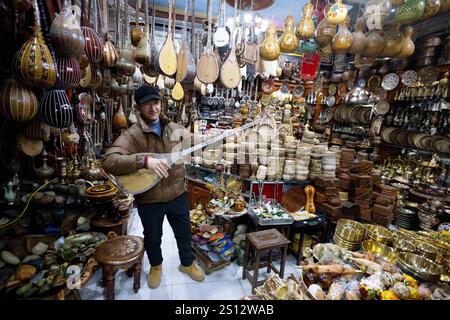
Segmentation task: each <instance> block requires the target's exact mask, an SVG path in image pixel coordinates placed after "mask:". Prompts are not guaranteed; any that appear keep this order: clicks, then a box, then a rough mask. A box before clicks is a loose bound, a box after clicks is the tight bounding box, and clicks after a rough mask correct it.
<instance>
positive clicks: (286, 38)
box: [278, 15, 298, 53]
mask: <svg viewBox="0 0 450 320" xmlns="http://www.w3.org/2000/svg"><path fill="white" fill-rule="evenodd" d="M278 44H279V45H280V49H281V52H286V53H290V52H293V51H294V50H295V49H296V48H297V46H298V39H297V36H296V35H295V32H294V17H293V16H291V15H289V16H287V17H286V19H284V32H283V34H282V35H281V37H280V39H279V40H278Z"/></svg>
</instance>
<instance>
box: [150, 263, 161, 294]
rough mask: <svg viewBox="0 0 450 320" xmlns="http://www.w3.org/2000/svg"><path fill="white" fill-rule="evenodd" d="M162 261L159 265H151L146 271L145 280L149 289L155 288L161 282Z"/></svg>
mask: <svg viewBox="0 0 450 320" xmlns="http://www.w3.org/2000/svg"><path fill="white" fill-rule="evenodd" d="M161 271H162V263H161V264H160V265H159V266H151V267H150V272H149V273H148V277H147V282H148V286H149V288H151V289H156V288H158V287H159V285H160V284H161Z"/></svg>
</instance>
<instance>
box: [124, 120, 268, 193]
mask: <svg viewBox="0 0 450 320" xmlns="http://www.w3.org/2000/svg"><path fill="white" fill-rule="evenodd" d="M264 120H266V119H264V118H261V119H257V120H254V121H252V122H250V123H247V124H245V125H243V126H241V127H239V128H236V129H232V130H226V131H224V132H223V133H222V134H221V135H219V136H217V137H214V138H212V139H210V140H208V141H205V142H202V143H200V144H198V145H195V146H193V147H191V148H188V149H185V150H181V151H177V152H172V153H139V154H138V155H144V156H149V157H152V158H157V159H166V161H167V164H168V165H169V167H171V166H172V165H174V164H175V163H177V162H178V161H179V160H180V159H182V158H183V157H185V156H187V155H189V154H191V153H192V152H195V151H196V150H200V149H202V148H203V147H206V146H208V145H210V144H213V143H216V142H219V141H221V140H223V139H225V138H227V137H230V136H232V135H234V134H236V133H238V132H240V131H242V130H245V129H248V128H251V127H253V126H255V125H258V124H260V123H261V122H262V121H264ZM160 180H161V178H160V177H159V176H158V175H157V174H156V173H154V172H153V171H151V170H148V169H140V170H138V171H137V172H134V173H130V174H127V175H123V176H117V177H116V183H117V185H118V186H119V188H120V189H122V191H126V192H128V193H132V194H140V193H144V192H146V191H148V190H150V189H151V188H153V187H154V186H155V185H156V184H157V183H158V182H159V181H160Z"/></svg>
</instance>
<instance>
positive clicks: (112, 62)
mask: <svg viewBox="0 0 450 320" xmlns="http://www.w3.org/2000/svg"><path fill="white" fill-rule="evenodd" d="M244 2H245V4H246V5H247V6H242V5H241V4H240V1H237V0H234V1H233V0H232V1H228V0H227V1H225V0H218V1H214V0H208V1H207V8H206V14H204V15H203V12H202V13H200V12H199V10H198V8H196V6H195V5H196V4H195V0H185V1H183V0H178V2H176V1H175V0H168V1H167V6H166V9H167V10H164V12H163V11H162V10H161V6H158V12H156V11H157V10H155V7H156V4H155V3H156V1H155V0H152V1H145V0H144V1H139V0H137V1H127V0H112V1H111V0H81V1H80V0H75V1H73V0H72V1H71V0H64V1H63V2H62V3H60V2H59V1H53V0H51V1H41V0H22V1H14V3H13V2H5V3H3V4H2V6H1V7H0V21H2V29H1V30H2V32H1V33H0V41H1V42H2V43H4V44H5V47H4V50H3V49H2V51H3V52H4V53H5V56H6V57H7V58H6V59H4V60H2V61H1V62H0V68H1V70H2V71H4V72H1V74H2V75H3V74H4V75H5V76H4V77H3V76H2V77H3V78H2V79H1V81H2V82H1V85H0V112H1V114H2V116H3V117H2V119H1V125H2V130H0V142H1V143H0V148H1V150H0V161H1V163H0V164H1V166H2V168H4V170H2V172H1V173H0V180H1V181H2V185H3V186H4V190H5V192H4V196H3V199H2V202H1V204H0V205H1V210H2V214H1V215H0V234H2V235H3V236H14V235H19V234H20V235H23V236H24V237H25V238H23V239H22V240H21V241H22V242H24V241H25V242H27V241H28V247H29V248H28V249H27V250H28V252H27V251H25V250H22V251H20V250H19V249H17V248H18V247H20V246H22V247H23V245H24V243H21V244H18V245H17V246H14V245H10V247H7V248H6V249H8V251H12V252H13V253H12V254H13V256H10V255H9V254H2V259H3V260H8V261H10V263H9V262H8V264H10V265H17V264H19V263H16V262H17V261H16V259H14V257H16V258H17V257H20V258H24V257H25V256H27V255H29V254H30V253H33V254H36V255H41V256H42V255H43V254H44V253H45V251H46V250H47V248H46V249H45V250H43V249H42V248H43V247H44V243H50V242H51V241H50V240H49V238H45V237H43V238H42V239H41V238H40V240H39V242H41V243H43V244H40V243H39V244H38V245H36V244H37V243H34V242H33V241H34V240H32V239H31V238H30V237H27V236H28V235H30V234H43V235H52V236H55V235H63V236H68V235H69V233H70V231H73V230H75V231H76V232H88V231H93V230H98V231H104V230H105V226H106V225H111V224H113V225H115V226H116V227H117V230H123V229H124V228H125V229H126V221H127V218H128V216H129V213H130V210H131V208H132V206H133V197H132V195H131V193H133V192H132V191H131V190H129V189H126V188H125V189H126V190H125V191H127V192H123V190H121V189H120V188H118V187H117V186H116V184H115V179H112V177H111V176H109V175H106V174H105V173H104V172H103V170H102V168H101V161H100V159H101V157H102V155H103V152H104V150H105V148H108V147H110V146H111V144H112V142H113V141H114V139H115V138H116V137H117V136H118V135H120V133H121V132H122V131H123V130H125V129H127V128H129V127H130V126H131V125H132V124H133V123H134V122H136V121H137V116H138V115H137V114H136V113H135V111H134V109H133V99H132V95H133V92H134V90H135V89H136V88H137V87H138V86H139V85H141V84H144V83H147V84H150V85H154V86H157V87H158V88H159V89H160V92H161V96H162V98H163V110H164V112H165V114H166V115H168V116H169V117H170V118H171V119H172V120H173V121H175V122H178V123H180V124H182V125H183V126H185V127H187V128H189V129H190V131H191V132H193V133H194V134H196V137H198V139H199V140H200V142H201V145H200V146H197V147H195V146H194V147H193V148H192V149H189V152H185V154H183V155H191V153H193V152H194V150H195V151H197V150H198V153H194V155H193V156H191V158H190V159H188V160H187V162H189V161H191V162H192V164H187V165H186V168H187V169H188V170H187V176H186V178H187V180H188V188H189V197H190V198H189V199H190V205H191V209H192V211H191V215H192V216H191V219H192V220H193V221H192V222H193V223H192V224H193V234H194V237H193V240H194V242H196V246H195V248H196V250H197V253H198V254H199V256H202V257H203V258H204V255H203V254H202V250H208V249H211V248H210V247H208V248H206V247H205V246H204V245H203V247H202V244H201V243H202V241H204V239H200V237H201V236H202V235H205V233H206V234H209V235H211V234H212V233H213V231H214V232H216V233H217V231H218V230H219V229H220V230H221V231H225V232H229V233H230V236H229V237H227V236H224V237H223V239H219V240H223V241H225V242H226V244H227V250H224V252H215V253H216V254H210V255H209V256H208V259H209V261H207V263H209V264H210V265H209V267H210V268H211V270H213V269H214V270H215V269H217V268H220V267H223V266H224V265H226V264H227V263H229V261H230V260H231V259H232V257H233V259H234V258H236V257H237V258H239V254H241V258H242V252H243V251H242V250H243V246H242V240H243V239H242V237H243V235H244V234H245V228H243V227H240V228H234V227H235V226H233V223H231V222H228V223H227V222H225V223H222V224H221V225H220V227H219V228H217V230H216V229H215V227H217V226H214V224H213V223H215V222H213V221H212V220H214V221H218V220H220V219H225V220H227V221H230V220H232V219H237V218H240V219H245V218H248V217H249V216H250V215H251V216H252V217H253V220H252V221H256V223H259V224H269V225H270V224H275V225H277V224H280V223H281V222H283V223H286V224H289V225H290V224H293V223H295V222H294V221H296V222H298V221H300V220H303V221H305V222H304V223H308V222H311V223H315V222H316V221H318V220H315V219H319V218H321V216H322V215H324V216H326V218H327V219H328V220H329V221H330V223H333V222H336V221H338V220H339V219H341V218H346V219H350V220H359V221H362V222H366V223H370V224H378V225H382V226H384V227H395V226H396V227H401V228H404V229H409V230H418V229H422V230H426V231H430V230H433V231H436V230H439V231H440V228H442V229H445V228H448V227H446V225H445V223H446V222H448V216H449V215H448V210H449V208H448V197H449V195H448V188H449V186H450V181H449V176H450V174H449V170H450V169H449V163H450V160H449V159H450V132H449V129H448V122H449V120H450V113H449V111H448V110H449V99H448V98H449V92H448V91H449V82H448V81H449V80H448V79H449V72H450V36H449V31H448V30H449V29H448V22H447V20H448V19H445V23H440V22H439V21H442V19H443V17H445V16H448V10H449V9H450V5H449V2H448V1H444V0H441V1H439V0H435V1H425V0H409V1H390V0H383V1H378V0H377V1H375V0H374V1H372V0H370V1H366V2H365V3H364V4H361V5H353V6H352V7H351V9H350V11H349V9H348V7H347V6H345V5H344V4H343V3H342V2H343V1H340V0H336V1H333V2H330V1H320V0H319V1H307V2H306V3H305V4H304V5H303V6H300V5H298V4H297V3H296V5H297V7H296V9H295V10H298V11H299V12H300V11H301V17H300V20H299V21H295V19H294V17H293V16H292V15H289V13H288V12H286V15H287V16H286V17H278V19H281V20H280V21H272V20H273V19H272V20H269V19H268V17H263V19H264V20H265V22H267V28H265V30H263V32H260V31H261V30H258V32H257V28H259V25H258V23H256V20H255V21H251V22H249V21H247V20H246V19H245V15H247V14H249V15H250V16H253V17H254V16H255V15H254V14H255V12H256V11H257V10H258V9H259V8H258V5H259V4H258V3H256V1H244ZM269 2H270V1H269ZM180 3H182V8H183V10H182V12H181V11H180V9H179V8H180ZM225 3H226V4H227V6H226V5H225ZM61 4H62V6H60V5H61ZM177 6H178V10H176V8H177ZM165 11H167V12H165ZM175 11H177V12H176V13H175ZM216 13H217V14H216ZM230 16H231V17H232V20H231V25H230V24H229V23H228V19H227V17H230ZM255 19H256V18H255ZM425 26H428V27H429V28H425ZM425 29H426V30H425ZM427 31H428V32H431V34H426V32H427ZM69 35H70V36H69ZM228 129H233V130H239V131H228ZM230 132H231V134H228V133H230ZM218 140H222V141H223V142H224V143H222V144H220V143H216V144H215V143H212V141H214V142H218ZM177 156H180V157H181V154H177ZM217 173H222V174H219V175H217ZM223 177H225V178H226V179H223ZM116 178H117V179H119V180H120V179H126V178H123V177H116ZM120 181H125V180H120ZM308 184H311V185H314V186H315V189H311V187H308V188H307V189H304V186H305V185H308ZM289 190H291V192H290V193H288V192H289ZM292 190H295V192H293V191H292ZM293 203H295V204H296V205H295V206H292V204H293ZM289 204H290V205H289ZM287 207H289V208H295V209H288V208H287ZM316 209H317V210H316ZM27 210H28V211H27ZM290 211H293V212H290ZM27 212H33V214H27ZM206 217H207V218H206ZM212 218H215V219H212ZM205 221H207V223H208V224H209V226H208V228H206V229H205V227H203V229H202V227H201V224H203V222H205ZM220 221H221V220H220ZM248 221H249V220H248ZM201 222H202V223H201ZM222 222H223V221H222ZM441 223H442V227H441ZM124 226H125V227H124ZM235 229H237V231H238V232H234V231H236V230H235ZM380 230H384V229H381V228H380ZM380 233H381V231H380ZM233 234H234V238H232V236H233ZM195 236H196V237H197V238H195ZM436 237H437V236H436ZM439 237H441V236H439ZM81 238H82V239H81V240H80V239H78V238H75V241H74V243H72V242H71V239H72V238H70V237H69V238H67V243H68V247H67V246H66V247H64V250H66V249H67V252H65V253H64V254H62V253H61V252H59V253H58V255H59V254H61V255H62V256H63V260H60V261H59V262H61V261H66V262H69V263H75V262H74V261H76V262H81V263H82V264H83V265H84V266H86V268H87V266H90V267H92V264H91V265H90V264H89V257H90V256H91V255H92V252H93V250H94V248H95V246H96V245H97V244H98V243H99V242H100V241H102V240H104V239H105V237H104V235H102V234H97V233H87V234H83V235H82V236H81ZM231 238H232V239H233V242H234V243H235V244H236V245H237V246H233V242H232V241H231ZM372 238H373V237H372ZM375 238H376V237H375ZM439 239H441V238H439ZM197 240H198V241H197ZM200 240H202V241H200ZM366 240H373V239H366ZM8 241H10V240H8ZM334 242H335V243H336V244H338V245H339V246H340V247H343V248H346V249H349V250H350V249H351V250H353V249H355V250H356V249H359V248H360V247H361V244H362V239H361V237H359V239H354V238H351V239H350V238H346V234H345V232H343V231H342V230H337V232H336V233H335V236H334ZM11 243H12V242H11ZM31 243H33V245H31ZM81 243H85V244H86V245H83V246H82V248H80V244H81ZM86 247H87V248H88V249H86ZM231 247H232V248H233V249H230V248H231ZM68 249H71V250H68ZM72 249H73V250H72ZM372 249H373V248H370V247H364V250H365V251H370V250H372ZM64 250H62V251H64ZM373 250H374V251H376V250H375V249H373ZM210 251H211V250H210ZM3 252H5V251H3ZM417 252H418V253H421V252H420V251H417ZM54 255H55V254H54ZM54 255H53V256H52V259H53V258H55V257H54ZM234 255H235V256H234ZM4 256H5V257H4ZM431 258H433V260H434V261H436V262H437V263H441V260H439V259H438V258H437V256H433V257H431ZM55 259H56V258H55ZM73 259H79V260H73ZM37 260H38V261H37V262H36V264H37V267H36V270H35V272H37V269H39V268H41V269H42V267H39V265H40V264H41V263H42V261H41V258H39V259H37ZM241 260H242V259H241ZM403 260H405V259H403ZM438 260H439V261H438ZM444 261H445V259H444ZM52 263H53V262H51V263H50V264H52ZM407 263H410V260H408V261H406V262H404V265H400V268H401V269H402V268H405V269H407V267H405V265H406V264H407ZM433 263H434V262H433ZM433 266H434V264H433ZM1 268H2V267H0V269H1ZM18 268H20V267H18ZM87 269H89V268H87ZM447 269H448V266H447ZM402 270H403V269H402ZM18 271H21V272H20V273H19V274H20V275H23V273H25V271H30V270H14V272H18ZM31 271H33V270H31ZM447 271H448V270H447ZM11 272H13V271H11V270H10V271H8V273H4V274H3V273H2V274H1V278H0V280H1V282H0V284H1V289H3V288H4V287H5V285H6V286H10V288H19V287H17V286H18V285H20V288H21V289H20V290H19V291H14V292H15V294H16V295H17V296H33V295H39V294H43V293H45V292H47V294H48V293H50V292H51V293H54V292H55V290H56V289H57V288H60V287H61V286H64V283H63V280H64V279H59V282H58V281H55V284H54V286H53V287H52V288H50V287H48V286H44V285H43V286H41V287H36V286H31V287H30V284H29V280H30V279H31V278H29V277H25V276H23V277H22V278H21V280H20V281H19V282H16V283H10V282H9V283H7V282H6V280H5V279H7V278H9V277H10V276H11ZM31 273H32V272H31ZM420 276H423V275H418V277H419V278H420ZM432 278H433V279H434V278H435V277H432ZM27 281H28V282H27ZM25 285H28V287H25ZM55 288H56V289H55ZM41 290H42V291H41ZM9 292H12V289H11V290H10V291H9Z"/></svg>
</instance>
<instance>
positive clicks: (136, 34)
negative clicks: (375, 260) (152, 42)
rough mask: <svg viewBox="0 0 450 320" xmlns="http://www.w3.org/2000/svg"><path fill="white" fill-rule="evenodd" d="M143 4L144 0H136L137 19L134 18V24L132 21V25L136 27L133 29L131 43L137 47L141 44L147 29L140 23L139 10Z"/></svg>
mask: <svg viewBox="0 0 450 320" xmlns="http://www.w3.org/2000/svg"><path fill="white" fill-rule="evenodd" d="M144 1H145V3H147V1H146V0H144ZM141 4H142V1H141V0H136V7H135V13H136V15H135V19H134V24H133V23H131V25H133V26H134V27H133V28H132V29H131V34H130V37H131V44H132V45H133V46H135V47H137V46H138V45H139V42H140V41H141V39H142V37H143V36H144V34H145V31H143V30H142V26H141V25H140V23H139V10H141Z"/></svg>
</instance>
